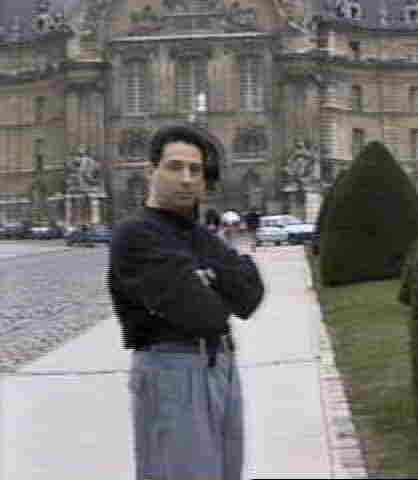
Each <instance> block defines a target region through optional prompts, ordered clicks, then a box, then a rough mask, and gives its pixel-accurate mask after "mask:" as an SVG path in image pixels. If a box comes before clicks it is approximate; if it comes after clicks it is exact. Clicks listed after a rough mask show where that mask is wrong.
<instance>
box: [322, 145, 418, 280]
mask: <svg viewBox="0 0 418 480" xmlns="http://www.w3.org/2000/svg"><path fill="white" fill-rule="evenodd" d="M327 210H328V211H327V214H326V217H325V219H323V220H322V222H321V223H322V225H321V241H320V251H321V258H320V265H321V277H322V281H323V283H324V284H325V285H340V284H345V283H353V282H360V281H368V280H383V279H385V278H391V277H396V276H399V275H400V270H401V266H402V262H403V259H404V256H405V254H406V251H407V249H408V247H409V245H410V244H411V242H412V241H413V240H414V239H415V238H416V237H417V235H418V196H417V194H416V191H415V188H414V186H413V185H412V183H411V181H410V180H409V178H408V176H407V175H406V174H405V172H404V171H403V170H402V168H401V167H400V166H399V165H398V163H397V162H396V160H395V159H394V158H393V157H392V155H391V154H390V152H389V151H388V150H387V149H386V148H385V147H384V146H383V145H382V144H381V143H379V142H372V143H369V144H368V145H367V146H366V147H365V148H364V149H363V150H362V152H361V153H360V155H359V156H358V157H357V158H356V160H355V161H354V162H353V164H352V166H351V168H350V169H349V170H348V171H347V172H346V174H345V175H344V177H343V179H342V180H341V182H339V183H338V188H336V189H335V191H334V193H333V195H332V197H331V200H330V205H329V206H328V209H327Z"/></svg>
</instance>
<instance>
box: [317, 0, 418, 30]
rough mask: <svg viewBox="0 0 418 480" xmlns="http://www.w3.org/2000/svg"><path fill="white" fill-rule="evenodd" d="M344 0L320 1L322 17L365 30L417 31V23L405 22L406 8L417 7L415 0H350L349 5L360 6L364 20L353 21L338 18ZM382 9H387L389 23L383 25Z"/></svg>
mask: <svg viewBox="0 0 418 480" xmlns="http://www.w3.org/2000/svg"><path fill="white" fill-rule="evenodd" d="M343 2H344V0H320V13H321V16H322V17H325V18H334V19H335V20H336V21H338V22H341V23H348V24H352V25H358V26H360V27H363V28H373V29H376V28H384V29H387V30H397V31H399V30H405V31H411V30H417V29H418V24H417V23H412V22H411V23H408V22H406V21H405V20H404V12H405V7H407V6H411V5H412V6H415V5H417V4H416V2H415V0H412V1H411V0H351V2H350V0H348V3H352V4H355V3H357V4H358V5H360V7H361V10H362V18H361V19H360V20H351V19H347V18H343V17H338V16H336V12H337V6H338V4H341V3H343ZM417 6H418V5H417ZM382 9H386V12H387V18H388V22H387V24H386V25H382V24H381V22H380V17H381V12H382Z"/></svg>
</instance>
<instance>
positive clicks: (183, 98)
mask: <svg viewBox="0 0 418 480" xmlns="http://www.w3.org/2000/svg"><path fill="white" fill-rule="evenodd" d="M207 70H208V69H207V60H206V59H200V58H199V59H194V58H193V59H192V58H190V59H181V60H180V61H179V63H177V65H176V98H177V107H178V108H179V110H183V111H184V110H186V111H193V110H196V109H197V107H198V98H199V97H198V96H199V94H200V93H206V95H207V90H208V88H207Z"/></svg>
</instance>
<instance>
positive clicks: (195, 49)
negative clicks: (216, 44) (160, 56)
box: [170, 40, 212, 59]
mask: <svg viewBox="0 0 418 480" xmlns="http://www.w3.org/2000/svg"><path fill="white" fill-rule="evenodd" d="M211 55H212V46H211V45H208V43H207V42H206V41H202V42H199V41H196V40H192V41H191V40H185V41H177V42H174V44H173V46H172V47H171V49H170V57H171V58H172V59H178V58H185V57H187V58H192V57H198V58H202V57H205V58H210V57H211Z"/></svg>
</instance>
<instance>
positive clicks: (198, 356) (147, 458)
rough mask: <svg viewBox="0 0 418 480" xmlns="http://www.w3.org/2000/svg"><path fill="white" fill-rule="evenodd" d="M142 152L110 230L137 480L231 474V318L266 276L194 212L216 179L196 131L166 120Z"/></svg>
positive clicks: (234, 457)
mask: <svg viewBox="0 0 418 480" xmlns="http://www.w3.org/2000/svg"><path fill="white" fill-rule="evenodd" d="M149 160H150V162H149V166H148V169H147V172H148V173H147V177H148V183H149V189H148V190H149V194H148V198H147V201H146V206H145V207H144V208H143V209H142V210H141V211H140V212H139V213H138V214H137V216H136V217H135V218H132V219H129V220H126V221H124V222H122V223H120V224H119V225H118V226H117V227H115V229H114V233H113V238H112V243H111V248H110V271H109V287H110V292H111V295H112V300H113V305H114V307H115V311H116V313H117V315H118V318H119V321H120V323H121V326H122V332H123V341H124V347H125V348H128V349H132V350H133V354H132V369H131V371H130V379H129V388H130V391H131V394H132V408H133V416H134V437H135V459H136V480H146V479H152V480H154V479H155V480H157V479H158V480H172V479H174V480H239V479H240V478H241V472H242V464H243V417H242V392H241V385H240V378H239V374H238V369H237V365H236V359H235V354H234V351H235V345H234V341H233V339H232V336H231V330H230V325H229V323H228V318H229V317H230V315H231V314H234V315H236V316H238V317H240V318H242V319H248V318H249V316H250V315H251V314H252V313H253V312H254V310H255V309H256V308H257V307H258V305H259V304H260V302H261V300H262V297H263V294H264V287H263V283H262V280H261V278H260V274H259V272H258V270H257V267H256V265H255V264H254V262H253V260H252V259H251V257H250V256H248V255H239V254H238V253H237V252H236V251H235V250H233V249H229V248H228V247H227V246H226V245H225V243H224V242H222V241H221V240H220V239H219V238H218V237H217V236H216V235H214V234H213V233H211V232H210V231H208V229H207V228H206V227H205V226H203V225H199V224H198V223H197V222H196V220H195V219H194V217H195V214H194V209H195V206H196V205H197V204H198V203H199V199H200V198H201V197H202V196H203V195H204V194H205V186H206V184H207V182H209V181H211V180H213V179H212V178H211V177H210V172H211V171H213V169H212V170H209V169H208V168H207V163H208V146H207V141H206V140H205V138H204V137H202V135H201V134H200V132H199V130H197V129H195V128H194V127H192V126H171V127H164V128H162V129H161V130H159V131H158V132H157V133H156V134H155V136H154V137H153V138H152V141H151V149H150V159H149Z"/></svg>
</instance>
